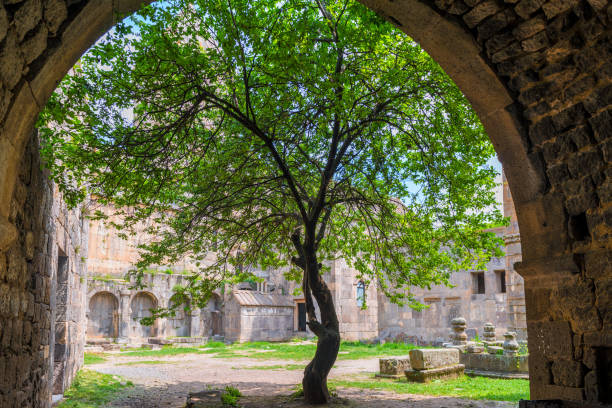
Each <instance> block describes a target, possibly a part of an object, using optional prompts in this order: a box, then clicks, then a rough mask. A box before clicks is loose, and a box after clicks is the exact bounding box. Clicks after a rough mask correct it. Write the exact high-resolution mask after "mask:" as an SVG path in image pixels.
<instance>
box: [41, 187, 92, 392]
mask: <svg viewBox="0 0 612 408" xmlns="http://www.w3.org/2000/svg"><path fill="white" fill-rule="evenodd" d="M53 191H54V194H53V207H52V211H51V217H52V218H53V220H54V221H55V243H56V246H57V251H58V252H57V254H56V258H55V259H56V260H55V262H54V264H55V276H54V279H53V281H52V292H53V291H55V297H54V298H53V297H52V299H51V311H52V317H51V319H52V325H51V327H52V328H53V330H54V331H53V332H52V338H53V342H52V344H53V355H52V356H53V389H52V391H53V393H54V394H63V392H64V390H65V389H66V388H68V386H69V385H70V383H71V382H72V380H73V378H74V375H75V374H76V372H77V370H78V369H79V368H80V367H81V366H82V362H83V346H84V343H85V327H86V324H87V323H86V319H85V308H86V306H85V301H86V289H87V264H86V262H87V239H88V225H89V224H88V220H87V219H86V218H85V217H84V216H83V214H82V213H81V210H80V209H79V208H75V209H72V210H69V209H68V208H67V207H66V204H65V203H64V201H63V200H62V197H61V194H60V193H59V191H58V188H57V186H54V188H53ZM49 261H53V258H49Z"/></svg>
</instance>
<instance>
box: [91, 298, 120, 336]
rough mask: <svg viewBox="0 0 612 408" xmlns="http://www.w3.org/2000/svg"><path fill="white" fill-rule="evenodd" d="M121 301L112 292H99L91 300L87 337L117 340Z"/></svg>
mask: <svg viewBox="0 0 612 408" xmlns="http://www.w3.org/2000/svg"><path fill="white" fill-rule="evenodd" d="M118 310H119V301H118V300H117V297H116V296H115V295H113V294H112V293H110V292H98V293H96V294H95V295H93V296H92V297H91V299H90V300H89V309H88V313H87V337H88V338H96V337H109V338H116V337H117V336H118V330H119V319H118Z"/></svg>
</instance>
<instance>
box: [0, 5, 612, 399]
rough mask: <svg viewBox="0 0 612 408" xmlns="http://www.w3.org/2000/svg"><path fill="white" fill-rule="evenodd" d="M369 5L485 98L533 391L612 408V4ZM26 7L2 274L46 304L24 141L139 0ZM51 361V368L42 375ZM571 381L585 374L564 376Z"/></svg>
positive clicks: (2, 121) (10, 47)
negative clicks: (512, 232)
mask: <svg viewBox="0 0 612 408" xmlns="http://www.w3.org/2000/svg"><path fill="white" fill-rule="evenodd" d="M362 2H363V3H364V4H366V5H367V6H368V7H370V8H372V9H374V10H376V11H377V12H379V13H381V14H382V15H384V16H386V18H388V19H389V20H390V21H392V22H393V23H395V24H396V25H398V26H400V28H401V29H402V30H404V31H405V32H406V33H407V34H409V35H411V36H412V37H413V38H414V39H415V40H416V41H418V42H419V43H420V44H421V45H422V46H423V48H425V49H426V50H427V51H428V52H429V53H430V54H431V55H432V56H433V57H434V59H436V60H437V61H438V62H439V63H440V64H441V65H442V67H443V68H444V69H445V70H446V71H447V72H448V73H449V75H450V76H451V77H452V78H453V79H454V80H455V82H456V83H457V84H458V85H459V87H460V88H461V89H462V90H463V91H464V93H465V94H466V95H467V97H468V98H469V99H470V101H471V102H472V104H473V106H474V108H475V109H476V111H477V112H478V114H479V116H480V118H481V120H482V122H483V124H484V125H485V128H486V130H487V132H488V133H489V135H490V136H491V139H492V141H493V143H494V145H495V148H496V150H497V152H498V154H499V157H500V159H501V161H502V164H503V166H504V170H505V172H506V175H507V178H508V182H509V185H510V189H511V191H512V195H513V198H514V202H515V206H516V211H517V216H518V220H519V225H520V230H521V241H522V244H523V245H522V247H523V262H522V263H521V264H520V265H519V266H518V268H517V270H518V271H519V272H520V273H521V275H522V276H523V277H524V279H525V292H526V302H527V320H528V332H529V346H530V353H531V361H530V373H531V391H532V392H531V397H532V398H534V399H563V400H574V401H584V400H589V401H599V402H606V403H610V402H612V393H610V392H609V391H608V390H609V387H608V385H609V384H608V379H609V378H611V375H610V372H609V371H610V368H609V367H610V364H611V362H612V297H611V296H610V293H612V169H611V163H612V108H611V104H612V83H611V82H612V63H611V61H612V21H610V20H611V19H612V17H611V16H612V11H611V10H612V4H611V3H610V1H609V0H517V1H506V2H502V1H499V0H435V1H432V0H423V1H419V0H404V1H401V2H399V1H395V2H391V1H383V0H362ZM11 3H12V4H11V5H8V6H3V7H0V41H1V43H0V82H1V84H2V86H1V87H0V125H1V129H2V130H1V133H0V252H1V253H2V255H4V254H6V255H7V256H6V257H5V256H0V272H2V273H7V274H8V275H9V276H12V275H13V274H14V275H16V276H18V279H9V280H7V287H6V289H5V288H4V287H3V288H2V289H1V290H2V291H3V292H6V293H7V298H6V299H8V301H9V302H12V299H17V298H19V299H22V298H23V299H28V297H29V296H32V298H33V299H35V300H31V301H30V302H31V303H32V304H34V303H36V304H39V305H43V306H42V307H45V306H44V305H45V300H44V299H43V298H40V299H39V298H37V297H36V296H38V295H37V294H36V289H30V288H35V287H37V285H34V284H32V285H29V286H28V285H26V283H27V282H28V279H30V278H29V277H30V276H34V277H36V276H38V275H41V273H40V270H42V269H40V268H42V266H41V265H44V259H39V258H41V257H43V258H44V256H45V252H44V250H42V249H43V248H44V247H45V245H44V243H45V233H48V232H49V231H46V226H45V223H44V220H41V216H40V215H38V214H44V211H45V209H47V210H48V204H45V203H46V201H45V200H49V199H51V198H46V199H42V200H37V201H36V202H37V203H38V204H37V205H38V206H39V208H31V207H27V206H26V205H25V204H24V201H23V200H21V199H20V198H19V197H22V196H23V195H24V191H26V192H28V193H30V192H34V193H35V194H38V195H39V196H42V197H43V198H44V197H50V195H49V194H48V192H47V193H45V192H44V191H43V190H44V189H43V187H42V186H41V184H40V183H32V182H31V180H32V179H33V178H32V174H34V172H39V169H38V168H37V167H36V166H33V165H32V163H36V160H37V153H36V149H35V148H32V149H29V150H28V152H29V153H28V154H24V151H25V147H26V145H27V144H28V142H30V143H31V144H33V143H35V140H33V139H31V131H32V128H33V124H34V121H35V118H36V116H37V114H38V112H39V110H40V107H41V106H42V105H43V104H44V103H45V101H46V100H47V98H48V97H49V95H50V94H51V92H52V91H53V89H54V87H55V86H56V84H57V82H58V81H59V80H60V79H61V77H62V76H63V75H64V74H65V73H66V72H67V70H68V69H69V68H70V67H71V66H72V64H73V63H74V62H75V61H76V59H77V58H78V57H79V56H80V55H81V54H82V53H83V51H84V50H85V49H86V48H87V47H89V46H90V45H91V44H92V43H93V42H94V41H95V40H96V39H97V38H98V37H99V36H100V35H101V34H102V33H103V32H104V31H105V30H107V29H108V28H110V27H111V26H112V24H113V23H114V18H116V17H115V16H116V15H117V12H127V11H129V10H130V9H131V8H133V7H134V6H136V5H137V4H138V3H139V1H134V0H122V1H110V0H82V1H80V2H72V1H71V2H65V1H64V0H42V1H40V0H22V1H19V0H17V1H13V2H11ZM67 4H70V5H69V6H68V5H67ZM36 174H38V173H36ZM15 203H16V204H15ZM32 247H33V248H36V249H38V251H37V254H39V255H38V257H37V258H36V259H33V258H32V256H31V255H30V254H31V253H32V252H31V248H32ZM38 266H39V267H40V268H39V269H36V268H37V267H38ZM37 270H38V271H39V272H36V271H37ZM5 271H6V272H5ZM37 274H38V275H37ZM48 276H50V274H49V275H48ZM40 279H41V281H42V282H46V280H45V279H47V278H45V276H44V274H43V276H40ZM46 307H47V308H48V304H47V306H46ZM28 316H29V315H27V313H25V312H24V313H21V312H18V313H17V315H8V314H7V315H3V317H2V319H3V321H2V325H3V327H23V322H28V324H31V325H32V327H33V329H32V336H33V337H38V338H40V337H41V336H44V334H43V332H44V330H45V328H44V326H45V325H44V324H42V325H39V324H37V323H34V322H32V318H31V317H28ZM7 322H10V323H7ZM12 322H16V323H12ZM15 335H16V336H18V335H20V334H19V333H17V332H16V331H15ZM0 354H1V356H2V358H4V359H5V360H6V361H8V364H13V362H15V363H14V364H13V365H15V364H16V362H17V361H19V359H20V358H27V356H31V354H30V351H29V349H28V348H27V347H25V346H24V347H23V348H22V349H20V350H18V351H14V350H13V351H9V350H4V349H3V350H0ZM43 355H44V353H43ZM37 358H38V357H37ZM31 359H32V360H34V359H35V358H34V357H31ZM23 366H25V365H23ZM44 366H45V363H44V358H43V360H41V361H38V360H36V363H35V364H33V365H32V367H44ZM24 369H25V368H24ZM570 372H571V373H577V374H575V375H572V376H568V375H565V373H570ZM26 374H27V373H26ZM37 375H44V374H37ZM25 377H27V375H25ZM32 383H33V384H34V383H35V384H43V383H44V382H43V381H37V380H36V379H35V378H32ZM47 394H48V390H46V389H45V388H44V386H43V385H38V386H36V388H35V389H34V390H33V392H32V393H31V396H28V397H27V398H31V400H32V401H43V400H44V399H45V395H47ZM2 398H4V400H5V401H9V402H8V405H10V404H13V403H15V404H21V402H22V401H25V400H24V398H26V397H24V396H23V395H21V394H20V393H19V392H17V391H14V392H11V393H9V394H7V395H5V396H2ZM34 405H35V404H32V406H34ZM36 405H38V403H37V404H36Z"/></svg>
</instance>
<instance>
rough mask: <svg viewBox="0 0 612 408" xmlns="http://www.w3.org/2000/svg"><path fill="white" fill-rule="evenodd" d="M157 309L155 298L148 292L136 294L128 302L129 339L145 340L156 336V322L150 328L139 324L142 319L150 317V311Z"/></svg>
mask: <svg viewBox="0 0 612 408" xmlns="http://www.w3.org/2000/svg"><path fill="white" fill-rule="evenodd" d="M155 308H157V298H156V297H155V296H154V295H153V294H151V293H149V292H138V293H137V294H136V295H134V297H133V298H132V301H131V302H130V337H135V338H141V339H145V338H148V337H155V336H157V321H155V323H153V325H151V326H145V325H144V324H141V323H140V320H141V319H142V318H143V317H151V316H152V315H153V314H152V313H151V309H155Z"/></svg>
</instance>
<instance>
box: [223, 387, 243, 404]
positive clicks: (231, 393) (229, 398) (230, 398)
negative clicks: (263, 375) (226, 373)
mask: <svg viewBox="0 0 612 408" xmlns="http://www.w3.org/2000/svg"><path fill="white" fill-rule="evenodd" d="M241 396H242V394H241V393H240V390H238V388H235V387H231V386H229V385H228V386H227V387H225V391H224V392H223V393H222V394H221V402H222V403H223V405H224V406H230V407H237V406H238V399H239V398H240V397H241Z"/></svg>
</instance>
